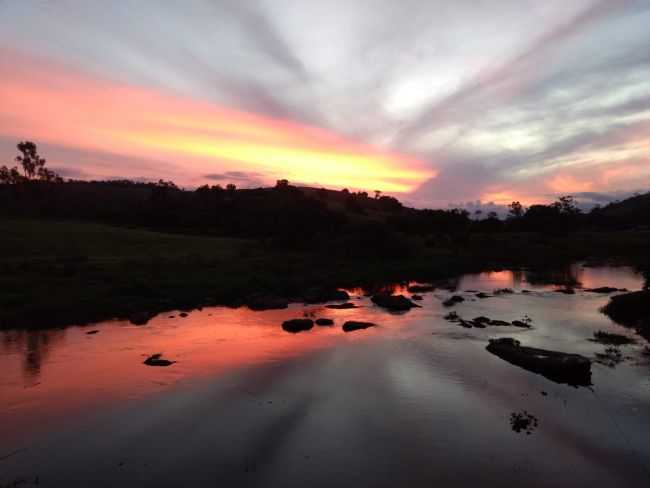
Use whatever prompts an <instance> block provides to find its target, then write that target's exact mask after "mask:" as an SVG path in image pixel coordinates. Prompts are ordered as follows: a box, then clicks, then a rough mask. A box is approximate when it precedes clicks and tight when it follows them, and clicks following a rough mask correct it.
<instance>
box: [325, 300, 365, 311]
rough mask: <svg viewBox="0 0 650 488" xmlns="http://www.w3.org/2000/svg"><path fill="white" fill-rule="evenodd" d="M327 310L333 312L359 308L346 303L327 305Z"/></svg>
mask: <svg viewBox="0 0 650 488" xmlns="http://www.w3.org/2000/svg"><path fill="white" fill-rule="evenodd" d="M325 308H331V309H333V310H346V309H348V308H357V306H356V305H355V304H354V303H352V302H346V303H333V304H331V305H325Z"/></svg>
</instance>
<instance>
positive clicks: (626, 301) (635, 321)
mask: <svg viewBox="0 0 650 488" xmlns="http://www.w3.org/2000/svg"><path fill="white" fill-rule="evenodd" d="M602 312H603V313H605V315H607V316H608V317H609V318H610V319H612V320H614V321H615V322H618V323H619V324H621V325H624V326H626V327H630V328H632V329H634V330H635V331H636V332H637V333H639V334H640V335H641V336H643V337H644V338H646V339H648V340H650V290H643V291H635V292H632V293H626V294H624V295H617V296H614V297H612V298H610V300H609V303H608V304H607V305H606V306H605V307H603V309H602Z"/></svg>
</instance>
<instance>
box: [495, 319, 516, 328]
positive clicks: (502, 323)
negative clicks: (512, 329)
mask: <svg viewBox="0 0 650 488" xmlns="http://www.w3.org/2000/svg"><path fill="white" fill-rule="evenodd" d="M490 325H494V326H495V327H508V326H510V325H512V324H511V323H510V322H506V321H505V320H491V321H490Z"/></svg>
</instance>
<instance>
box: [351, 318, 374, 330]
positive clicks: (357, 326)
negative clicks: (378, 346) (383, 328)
mask: <svg viewBox="0 0 650 488" xmlns="http://www.w3.org/2000/svg"><path fill="white" fill-rule="evenodd" d="M369 327H377V324H373V323H372V322H358V321H356V320H348V321H347V322H346V323H344V324H343V331H344V332H353V331H355V330H361V329H368V328H369Z"/></svg>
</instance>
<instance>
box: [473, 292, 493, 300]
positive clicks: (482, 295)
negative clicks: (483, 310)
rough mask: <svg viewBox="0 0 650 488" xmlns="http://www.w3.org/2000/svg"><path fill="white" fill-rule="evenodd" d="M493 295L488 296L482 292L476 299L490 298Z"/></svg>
mask: <svg viewBox="0 0 650 488" xmlns="http://www.w3.org/2000/svg"><path fill="white" fill-rule="evenodd" d="M491 296H492V295H488V294H487V293H483V292H482V291H481V292H479V293H477V294H476V298H490V297H491Z"/></svg>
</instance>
